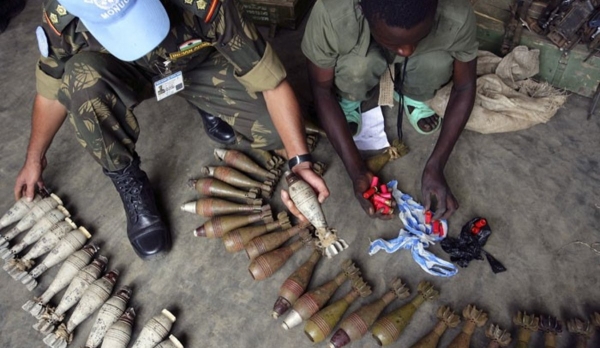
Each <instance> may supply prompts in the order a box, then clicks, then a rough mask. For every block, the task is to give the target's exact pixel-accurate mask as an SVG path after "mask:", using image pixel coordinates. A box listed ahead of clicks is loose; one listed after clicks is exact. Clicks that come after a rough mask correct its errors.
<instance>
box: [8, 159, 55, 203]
mask: <svg viewBox="0 0 600 348" xmlns="http://www.w3.org/2000/svg"><path fill="white" fill-rule="evenodd" d="M46 165H47V161H46V156H43V157H42V158H40V159H29V158H28V159H26V160H25V164H23V168H21V171H20V172H19V175H17V179H16V181H15V188H14V193H15V199H20V198H21V197H23V196H25V197H27V198H28V199H29V200H30V201H31V200H32V199H33V196H34V195H35V187H36V186H37V187H38V188H40V189H42V188H44V187H45V186H44V179H43V178H42V172H43V171H44V169H45V168H46Z"/></svg>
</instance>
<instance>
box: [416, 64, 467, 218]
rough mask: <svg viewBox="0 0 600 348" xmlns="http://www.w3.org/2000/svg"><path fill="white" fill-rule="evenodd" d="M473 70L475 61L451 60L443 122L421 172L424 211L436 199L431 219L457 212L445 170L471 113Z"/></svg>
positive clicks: (456, 203) (456, 205) (456, 204)
mask: <svg viewBox="0 0 600 348" xmlns="http://www.w3.org/2000/svg"><path fill="white" fill-rule="evenodd" d="M476 70H477V59H473V60H472V61H470V62H466V63H465V62H460V61H458V60H455V61H454V74H453V76H452V82H453V83H454V85H453V86H452V91H451V92H450V98H449V100H448V106H447V107H446V113H445V115H444V118H443V121H442V130H441V132H440V136H439V138H438V140H437V143H436V144H435V148H434V149H433V152H432V153H431V156H430V157H429V159H428V160H427V163H426V164H425V169H424V170H423V176H422V179H421V194H422V197H423V205H424V206H425V209H430V208H431V207H432V197H434V198H435V201H436V206H435V207H434V208H435V214H434V219H447V218H449V217H450V216H451V215H452V214H453V213H454V212H455V211H456V210H457V209H458V201H457V200H456V198H455V197H454V195H453V194H452V192H451V191H450V188H449V187H448V183H447V182H446V177H445V176H444V168H445V167H446V163H447V162H448V157H450V153H452V150H453V149H454V145H456V142H457V141H458V137H459V136H460V134H461V133H462V131H463V129H464V128H465V125H466V124H467V121H468V120H469V116H470V115H471V110H473V104H474V102H475V92H476V90H477V71H476Z"/></svg>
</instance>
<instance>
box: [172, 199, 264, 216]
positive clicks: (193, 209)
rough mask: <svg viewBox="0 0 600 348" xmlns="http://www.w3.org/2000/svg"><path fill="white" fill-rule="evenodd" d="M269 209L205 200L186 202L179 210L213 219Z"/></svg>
mask: <svg viewBox="0 0 600 348" xmlns="http://www.w3.org/2000/svg"><path fill="white" fill-rule="evenodd" d="M267 209H270V206H269V205H268V204H267V205H264V206H261V205H245V204H237V203H232V202H229V201H226V200H222V199H216V198H205V199H199V200H197V201H194V202H188V203H185V204H183V205H182V206H181V210H183V211H186V212H189V213H194V214H198V215H200V216H204V217H213V216H220V215H228V214H244V213H256V212H261V211H265V210H267Z"/></svg>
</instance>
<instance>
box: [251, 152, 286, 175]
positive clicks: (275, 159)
mask: <svg viewBox="0 0 600 348" xmlns="http://www.w3.org/2000/svg"><path fill="white" fill-rule="evenodd" d="M248 154H249V155H250V156H251V157H252V158H253V159H254V160H255V161H256V162H258V164H259V165H260V166H262V167H263V168H266V169H267V170H271V169H278V168H279V167H281V166H282V165H284V164H285V162H286V161H285V160H284V159H283V158H282V157H280V156H278V155H274V154H272V153H270V152H269V151H266V150H261V149H249V150H248Z"/></svg>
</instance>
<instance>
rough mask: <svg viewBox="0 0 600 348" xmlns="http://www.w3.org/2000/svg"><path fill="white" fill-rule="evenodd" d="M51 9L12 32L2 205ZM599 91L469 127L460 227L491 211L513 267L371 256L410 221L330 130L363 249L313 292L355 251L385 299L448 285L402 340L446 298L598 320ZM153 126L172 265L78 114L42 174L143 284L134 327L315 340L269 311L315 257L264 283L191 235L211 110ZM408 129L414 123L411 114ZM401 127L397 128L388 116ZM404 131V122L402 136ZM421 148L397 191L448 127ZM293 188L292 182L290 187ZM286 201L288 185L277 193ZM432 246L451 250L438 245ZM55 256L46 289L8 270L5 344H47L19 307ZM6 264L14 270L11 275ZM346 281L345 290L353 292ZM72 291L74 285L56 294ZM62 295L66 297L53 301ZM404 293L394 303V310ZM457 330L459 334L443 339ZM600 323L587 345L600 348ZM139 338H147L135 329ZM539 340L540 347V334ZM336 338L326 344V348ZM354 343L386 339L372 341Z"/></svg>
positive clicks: (167, 117) (155, 108)
mask: <svg viewBox="0 0 600 348" xmlns="http://www.w3.org/2000/svg"><path fill="white" fill-rule="evenodd" d="M39 7H40V6H39V5H38V4H37V2H34V1H30V2H29V3H28V4H27V8H26V9H25V11H24V12H23V13H22V14H21V15H20V16H19V17H17V18H15V19H14V20H13V22H12V23H11V25H10V27H9V28H8V30H7V31H6V32H5V33H3V34H2V35H0V47H1V48H0V61H1V62H2V63H1V64H0V76H1V77H2V78H1V79H2V84H1V86H0V88H1V91H2V92H1V93H0V95H2V103H1V105H0V119H1V120H2V125H3V126H2V127H0V139H1V144H2V145H1V147H0V158H1V161H2V165H1V166H0V197H3V199H2V201H1V202H0V211H1V212H4V211H5V210H6V209H8V208H9V207H10V206H11V205H12V203H13V198H12V197H13V193H12V192H13V184H14V178H15V176H16V175H17V173H18V171H19V169H20V167H21V165H22V163H23V159H24V156H25V149H26V146H27V141H28V135H29V127H30V116H29V115H30V109H31V103H32V101H33V97H34V87H35V82H34V64H35V62H36V59H37V55H38V52H37V45H36V41H35V34H34V29H35V27H36V26H37V23H38V21H39V20H40V11H39V10H40V8H39ZM300 38H301V31H295V32H290V31H281V32H279V33H278V35H277V37H276V38H275V40H274V46H275V48H276V49H277V51H278V52H279V53H280V55H281V56H282V58H283V61H284V62H285V64H286V65H287V67H288V68H289V72H290V73H289V75H290V78H291V80H292V82H293V85H294V86H295V88H296V90H297V92H298V95H299V97H300V99H301V101H302V102H303V103H304V104H306V103H305V102H306V101H307V100H308V99H309V90H308V88H307V82H306V76H305V72H304V68H303V59H302V58H301V53H300V51H299V49H298V45H299V41H300ZM589 103H590V100H589V99H586V98H581V97H578V96H576V95H573V96H571V97H570V98H569V100H568V102H567V104H566V105H565V107H564V108H563V109H562V110H560V111H559V113H558V114H557V115H556V116H555V117H554V118H553V119H552V120H551V121H550V122H549V123H548V124H543V125H538V126H535V127H533V128H531V129H528V130H525V131H519V132H514V133H508V134H496V135H481V134H477V133H473V132H468V131H466V132H465V133H464V134H463V135H462V137H461V139H460V141H459V142H458V144H457V146H456V149H455V151H454V153H453V155H452V157H451V159H450V161H449V163H448V166H447V170H446V174H447V178H448V181H449V183H450V185H451V186H452V188H453V190H454V193H455V195H456V197H457V198H458V199H459V201H460V204H461V208H460V210H459V211H458V212H457V213H456V214H455V215H454V216H453V217H452V218H451V220H450V221H449V223H450V229H451V234H453V235H456V234H458V232H459V230H460V227H461V226H462V225H463V224H464V223H465V222H466V221H467V220H468V219H470V218H472V217H474V216H485V217H486V218H487V219H488V220H489V222H490V224H491V226H492V229H493V232H494V234H493V236H492V237H491V239H490V240H489V242H488V244H487V250H488V251H489V252H491V253H492V254H493V255H494V256H496V257H497V258H498V259H499V260H501V261H502V262H503V263H504V265H505V266H506V267H507V268H508V271H507V272H505V273H502V274H498V275H494V274H493V273H492V272H491V271H490V268H489V266H488V265H487V262H473V263H472V264H471V265H470V266H469V267H468V268H466V269H461V270H460V272H459V273H458V275H456V276H455V277H453V278H450V279H442V278H435V277H432V276H429V275H428V274H426V273H425V272H423V271H422V270H421V269H420V268H419V267H418V266H417V265H416V264H415V262H413V260H412V258H411V256H410V254H409V253H408V252H406V251H402V252H398V253H396V254H392V255H388V254H385V253H383V252H382V253H379V254H377V255H375V256H373V257H369V256H368V255H367V247H368V244H369V239H375V238H378V237H385V238H391V237H394V236H395V235H396V234H397V231H398V229H399V228H400V227H401V223H400V221H399V220H398V219H397V218H396V219H394V220H392V221H378V220H371V219H368V218H367V217H366V216H365V215H364V213H363V212H362V210H361V208H360V207H359V205H358V203H357V202H356V201H355V200H354V198H353V195H352V191H351V183H350V180H349V179H348V177H347V175H346V173H345V171H344V169H343V166H342V163H341V161H340V160H339V158H338V157H337V156H335V154H334V151H333V149H332V147H331V146H330V144H329V143H328V142H327V141H326V140H322V141H321V143H320V144H319V147H318V148H317V151H316V153H315V157H316V158H317V159H319V160H321V161H323V162H325V163H327V164H328V165H329V171H328V173H327V174H326V176H325V179H326V181H327V183H328V185H329V188H330V190H331V197H330V198H329V200H328V201H327V202H326V203H325V204H324V206H323V208H324V210H325V213H326V215H327V217H328V220H329V222H330V225H331V226H334V227H336V228H337V229H338V231H339V233H340V235H341V236H342V237H343V238H344V239H345V240H346V241H347V242H349V243H350V244H351V247H350V249H349V250H347V251H345V252H344V253H343V254H342V255H340V256H338V257H336V258H334V259H332V260H327V261H322V262H321V263H320V265H319V266H318V268H317V271H316V274H315V277H314V278H313V282H312V283H311V288H313V287H315V286H317V285H320V284H322V283H324V282H325V281H327V280H329V279H330V278H331V277H332V276H333V275H334V273H336V272H337V270H338V269H339V265H340V263H341V262H342V261H343V260H344V259H347V258H352V259H353V260H354V261H355V262H356V263H357V264H358V265H359V266H360V267H361V269H362V270H363V273H364V275H365V277H366V279H367V280H368V281H369V282H370V283H371V285H372V286H373V288H374V294H373V295H371V296H370V297H369V298H368V299H365V300H359V301H357V302H359V303H355V304H353V305H352V307H351V308H350V310H351V311H353V310H355V309H356V308H357V307H358V306H359V305H360V304H365V303H367V302H371V301H373V300H374V299H375V298H376V297H377V296H380V295H381V294H383V293H384V292H385V291H386V289H387V282H388V281H389V280H390V279H391V278H393V277H395V276H400V277H401V278H402V279H403V280H404V281H406V282H407V283H408V284H409V285H410V288H411V290H412V291H416V286H417V284H418V282H419V281H421V280H429V281H431V282H432V283H433V284H435V286H436V287H438V288H439V289H441V296H440V298H439V299H438V300H437V301H435V302H434V303H427V304H425V305H423V306H422V308H421V309H419V310H418V311H417V313H416V314H415V316H414V318H413V320H412V322H411V324H410V325H409V326H408V328H407V329H406V331H405V333H404V334H403V335H402V336H401V338H400V340H399V341H398V342H397V343H396V345H395V346H397V347H401V346H402V347H403V346H408V345H410V344H412V343H414V342H415V341H416V340H417V339H418V338H419V337H420V336H422V335H423V334H425V333H426V332H428V330H430V328H432V327H433V324H434V322H435V311H436V308H437V307H438V306H439V305H442V304H445V305H450V306H451V307H452V308H454V310H455V311H461V310H462V308H463V307H464V306H465V305H467V304H469V303H472V304H475V305H477V306H478V307H481V308H484V309H485V310H486V311H488V312H489V316H490V321H489V322H488V324H489V323H490V322H493V323H497V324H499V325H500V326H501V327H503V328H505V329H508V330H510V331H511V333H512V334H513V337H514V336H515V335H516V328H515V327H514V326H513V325H512V322H511V318H512V316H513V315H514V314H515V313H516V311H517V310H526V311H528V312H534V313H538V314H542V313H545V314H550V315H555V316H558V317H560V318H561V319H563V320H565V319H569V318H575V317H579V318H587V317H589V315H590V314H591V313H592V312H593V311H598V310H600V296H599V290H598V289H599V288H600V282H599V280H598V279H599V277H598V270H599V266H600V255H599V254H598V253H594V252H593V251H592V250H591V249H589V248H588V247H585V246H584V245H581V244H574V242H575V241H581V242H585V243H594V242H600V237H599V236H598V224H599V222H600V198H598V197H600V165H599V162H600V156H599V155H598V149H600V137H599V136H598V134H599V132H600V129H599V128H600V127H599V126H600V115H596V116H594V117H593V118H592V119H591V120H589V121H587V120H586V115H587V114H586V110H587V108H588V105H589ZM136 114H137V116H138V119H139V122H140V123H141V128H142V136H141V138H140V141H139V144H138V151H139V154H140V155H141V158H142V164H143V165H142V166H143V168H144V169H145V170H146V171H147V173H148V175H149V176H150V178H151V180H152V181H153V183H154V184H155V189H156V192H157V195H158V198H159V201H160V202H161V205H162V207H163V209H164V211H165V216H166V219H167V220H168V224H169V226H170V228H171V230H172V232H173V236H174V247H173V250H172V252H171V253H170V254H169V256H168V257H167V258H166V259H163V260H162V261H160V262H143V261H141V260H140V259H138V258H137V257H136V256H135V255H134V253H133V251H132V250H131V248H130V246H129V243H128V241H127V239H126V237H125V215H124V212H123V210H122V208H121V202H120V200H119V198H118V195H117V193H116V192H115V190H114V189H113V187H112V184H111V183H110V181H109V180H108V178H107V177H105V176H104V175H103V174H102V172H101V170H100V168H99V167H98V166H97V165H96V164H95V162H94V161H93V160H92V158H91V157H90V156H88V155H87V153H86V152H85V151H84V150H83V149H82V148H81V147H80V146H79V145H78V143H77V142H76V140H75V137H74V136H73V134H72V129H71V127H70V126H69V125H65V127H63V128H62V129H61V130H60V132H59V133H58V135H57V136H56V138H55V140H54V144H53V146H52V148H51V150H50V151H49V152H48V155H47V157H48V162H49V165H48V168H47V169H46V171H45V175H44V178H45V181H46V184H47V186H48V187H49V188H51V189H52V190H54V192H55V193H57V194H58V195H60V196H61V197H62V198H63V199H64V201H65V202H66V206H67V207H68V208H69V209H70V210H71V212H72V213H73V215H74V220H75V221H76V222H78V223H79V224H82V225H84V226H86V227H87V228H88V229H89V230H90V231H92V232H93V234H94V237H93V239H92V241H93V242H95V243H100V244H101V246H102V251H101V253H102V254H104V255H106V256H108V257H109V258H110V261H109V267H110V268H116V269H118V270H119V271H121V277H120V279H119V281H118V285H125V284H130V285H132V286H133V287H134V295H133V298H132V301H131V304H132V305H133V306H134V307H135V308H136V311H137V312H138V317H137V320H136V323H135V327H134V333H135V335H137V334H138V333H139V330H140V329H141V327H142V325H143V323H144V322H146V321H147V320H148V319H149V318H150V317H151V316H153V315H155V314H156V313H158V312H159V311H160V310H161V309H162V308H169V309H170V310H172V311H173V312H174V313H175V314H176V315H177V317H178V319H177V322H176V323H175V325H174V328H173V330H172V332H173V333H174V334H175V335H176V336H177V337H179V338H180V339H181V340H182V342H183V343H184V344H185V346H186V347H194V348H200V347H240V348H241V347H303V346H310V345H311V343H310V342H309V340H308V339H307V338H306V337H305V336H304V334H303V333H302V329H301V328H300V327H297V328H295V329H294V330H292V331H290V332H286V331H284V330H283V329H281V328H280V326H279V324H280V323H281V319H280V320H279V322H276V321H274V320H273V319H271V317H270V312H271V308H272V305H273V302H274V301H275V299H276V298H277V291H278V288H279V286H280V284H281V283H282V282H283V281H284V280H285V278H286V277H287V276H288V275H289V274H290V273H291V272H292V270H293V269H295V267H296V266H297V265H299V264H301V263H302V262H304V260H306V258H307V257H308V255H309V250H302V251H300V252H299V255H296V256H294V257H293V258H292V259H291V260H290V261H289V262H288V263H287V264H286V265H285V267H284V268H283V269H282V270H280V271H279V272H277V273H276V274H275V275H274V276H273V277H272V278H270V279H267V280H265V281H262V282H256V281H253V280H252V279H251V277H250V275H249V274H248V271H247V266H248V261H247V259H246V256H245V255H243V254H242V253H239V254H235V255H230V254H228V253H227V252H226V251H225V250H224V248H223V246H222V245H220V244H221V242H220V241H219V240H206V239H200V238H196V237H194V236H193V235H192V232H191V231H192V230H193V229H194V228H196V227H197V226H199V225H201V224H202V223H203V220H202V219H201V218H199V217H197V216H194V215H192V214H188V213H184V212H181V211H180V210H179V205H180V204H181V203H183V202H186V201H190V200H193V199H194V198H195V197H196V195H195V194H194V192H193V191H191V190H190V189H188V188H187V187H186V181H187V180H188V179H189V178H192V177H197V176H198V175H199V172H200V168H201V167H202V166H205V165H208V164H214V163H215V160H214V158H213V157H212V150H213V146H214V144H210V145H209V146H207V140H208V139H207V137H206V136H205V134H204V131H203V130H202V128H201V127H202V126H201V122H200V120H199V119H198V118H197V117H195V113H194V112H192V110H191V109H190V108H189V106H187V104H186V103H185V102H184V101H183V100H181V99H178V98H170V99H169V100H166V101H163V102H160V103H157V102H156V101H151V100H150V101H147V102H144V103H143V104H142V105H141V106H139V107H138V109H137V110H136ZM405 125H406V124H405ZM388 126H389V127H390V128H391V129H393V128H394V125H393V124H390V125H388ZM392 134H393V133H392ZM405 137H406V140H407V142H408V144H409V145H410V147H411V152H410V154H409V155H407V156H406V157H404V158H402V159H400V160H398V161H396V162H394V163H393V164H391V165H389V166H388V167H386V168H385V169H384V171H383V173H382V176H383V178H385V179H386V180H387V179H393V178H397V179H398V180H399V182H400V187H401V188H402V189H403V190H404V191H406V192H407V193H410V194H412V195H413V196H415V197H418V196H419V191H420V174H421V170H422V166H423V164H424V162H425V160H426V158H427V156H428V155H429V153H430V151H431V150H432V148H433V146H434V144H435V136H433V137H423V136H418V135H417V134H416V132H414V131H413V130H412V129H408V128H406V127H405ZM280 187H282V186H281V185H280ZM272 204H273V205H274V207H275V210H276V211H277V212H278V211H281V210H282V205H281V202H280V199H279V197H278V196H276V198H275V199H273V200H272ZM431 250H432V251H433V252H434V253H436V254H437V255H440V256H442V257H445V258H447V255H446V254H445V253H443V251H442V250H441V248H440V247H439V246H434V247H432V248H431ZM57 269H58V267H55V268H54V269H51V270H50V271H48V272H47V273H46V274H45V275H43V276H42V277H41V285H40V286H39V288H38V289H36V291H35V292H34V293H28V292H27V291H26V290H25V289H24V287H23V286H22V285H21V284H20V283H16V282H14V281H12V279H11V278H10V277H9V276H8V275H6V274H0V347H6V348H25V347H42V346H43V344H42V342H41V341H42V339H43V337H42V335H40V334H39V333H37V332H36V331H34V330H33V329H32V327H31V325H33V324H34V319H33V318H32V317H31V316H29V315H28V314H26V313H25V312H23V311H22V310H21V305H22V304H23V303H25V302H26V301H27V300H29V299H30V298H32V297H33V296H34V295H39V294H40V293H41V292H42V290H45V288H46V287H47V286H48V285H49V283H50V282H51V280H52V279H53V276H54V275H55V274H56V271H57ZM0 273H2V272H0ZM348 288H349V285H348V284H345V285H344V286H343V287H342V288H341V289H340V291H338V292H337V293H336V294H335V296H334V299H338V298H340V297H341V296H343V294H345V293H346V292H347V290H348ZM59 295H62V294H59ZM59 299H60V296H56V297H55V298H54V299H53V301H52V302H53V303H55V304H56V302H57V301H58V300H59ZM401 304H402V303H401V302H400V301H397V302H394V303H393V304H392V305H391V306H389V308H388V310H391V309H395V308H398V307H399V306H400V305H401ZM91 324H92V320H91V319H88V320H87V321H85V322H84V323H83V324H82V325H80V327H79V328H78V329H77V330H76V332H75V338H74V341H73V344H72V345H71V346H72V347H80V346H82V345H83V343H84V342H85V339H86V337H87V334H88V332H89V329H90V328H91ZM458 332H459V329H453V330H449V332H448V333H447V334H446V335H445V336H444V337H443V339H442V345H441V346H445V345H447V344H448V342H450V340H451V339H452V338H453V337H454V336H455V335H456V334H457V333H458ZM599 336H600V334H597V335H596V337H595V340H593V342H591V343H590V345H589V346H590V347H592V346H593V347H599V346H600V337H599ZM134 339H135V337H134ZM487 342H488V340H487V338H485V335H484V330H483V329H478V330H477V331H476V332H475V335H474V337H473V341H472V346H473V347H484V346H486V345H487ZM532 342H533V343H532V345H531V346H535V347H540V346H542V345H543V343H542V342H543V338H542V335H541V334H536V335H534V337H533V340H532ZM322 346H324V345H322ZM351 346H352V347H373V346H376V345H375V342H374V340H372V339H371V338H369V337H366V338H365V339H363V340H362V341H360V342H357V343H354V344H353V345H351ZM559 346H560V347H573V346H574V340H573V338H572V336H570V335H569V334H563V335H562V336H561V337H560V340H559Z"/></svg>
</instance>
